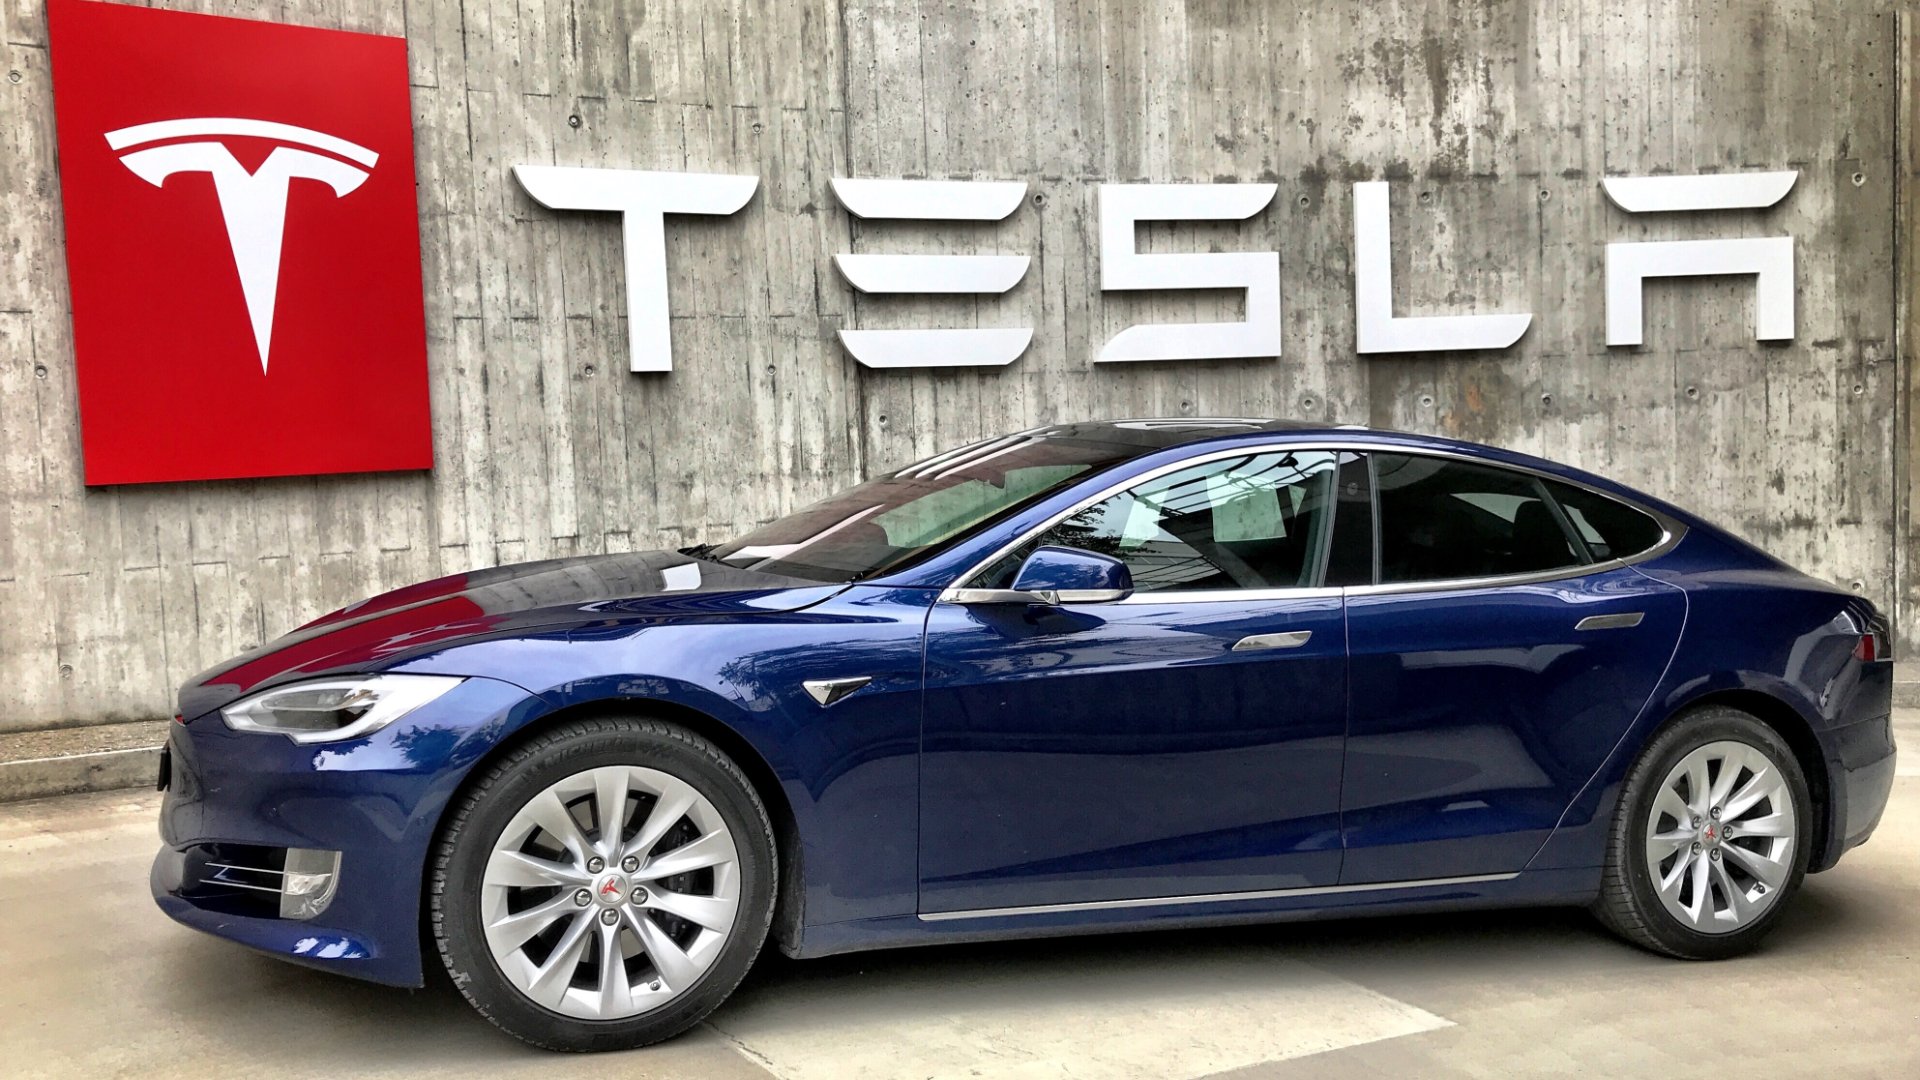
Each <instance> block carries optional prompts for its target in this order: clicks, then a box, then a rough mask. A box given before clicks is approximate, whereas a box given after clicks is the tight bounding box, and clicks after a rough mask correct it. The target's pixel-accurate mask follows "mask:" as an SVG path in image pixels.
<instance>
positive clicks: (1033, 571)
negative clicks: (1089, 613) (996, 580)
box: [953, 547, 1133, 606]
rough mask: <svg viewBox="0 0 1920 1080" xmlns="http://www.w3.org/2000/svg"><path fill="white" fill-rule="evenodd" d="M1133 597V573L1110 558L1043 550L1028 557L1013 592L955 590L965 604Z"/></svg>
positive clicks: (1102, 601)
mask: <svg viewBox="0 0 1920 1080" xmlns="http://www.w3.org/2000/svg"><path fill="white" fill-rule="evenodd" d="M1131 595H1133V571H1131V570H1128V569H1127V564H1126V563H1123V562H1121V561H1120V560H1119V559H1116V558H1113V557H1112V556H1110V555H1101V554H1099V553H1097V552H1092V551H1080V550H1078V549H1075V548H1065V547H1043V548H1039V549H1037V550H1035V551H1034V553H1033V554H1031V555H1029V556H1027V561H1026V562H1024V563H1021V564H1020V572H1019V573H1018V574H1016V575H1014V579H1013V588H1011V589H956V590H954V596H953V599H954V600H955V601H956V602H958V603H962V604H1047V605H1049V606H1058V605H1060V604H1110V603H1112V602H1114V601H1116V600H1125V599H1126V598H1127V597H1129V596H1131Z"/></svg>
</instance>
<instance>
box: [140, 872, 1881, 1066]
mask: <svg viewBox="0 0 1920 1080" xmlns="http://www.w3.org/2000/svg"><path fill="white" fill-rule="evenodd" d="M1904 918H1905V916H1904V913H1903V912H1902V911H1901V910H1900V909H1899V908H1898V906H1897V905H1893V904H1891V903H1877V902H1873V901H1872V900H1871V899H1868V900H1866V902H1863V897H1862V896H1861V893H1860V891H1859V890H1858V889H1854V890H1851V891H1849V892H1848V894H1847V895H1845V896H1841V895H1840V892H1839V890H1837V889H1834V888H1830V887H1823V882H1822V881H1821V880H1820V879H1819V878H1813V879H1810V880H1809V881H1808V883H1807V886H1806V887H1805V888H1803V889H1802V891H1801V892H1800V894H1799V895H1798V896H1797V897H1795V898H1794V903H1793V909H1792V910H1791V911H1789V912H1788V914H1787V917H1786V918H1785V919H1784V920H1783V921H1782V923H1781V925H1780V927H1779V928H1778V929H1777V930H1776V932H1775V934H1774V935H1773V936H1772V937H1771V938H1770V939H1769V941H1768V943H1767V945H1766V946H1765V947H1764V948H1763V949H1762V950H1761V951H1760V952H1759V953H1757V954H1756V955H1754V956H1753V957H1750V958H1746V959H1743V960H1740V961H1735V962H1734V963H1737V964H1740V965H1742V966H1743V967H1744V966H1746V965H1755V966H1756V967H1758V966H1761V965H1765V964H1766V963H1767V960H1768V958H1769V957H1771V956H1778V955H1782V954H1799V953H1803V952H1810V951H1820V950H1824V949H1827V948H1828V947H1829V945H1830V944H1831V943H1832V942H1834V941H1836V940H1841V939H1848V938H1851V939H1853V940H1862V939H1866V940H1872V939H1873V935H1875V934H1877V933H1881V932H1885V933H1888V934H1892V933H1894V932H1895V930H1894V927H1895V926H1896V925H1897V924H1899V923H1901V922H1902V921H1903V920H1904ZM168 940H169V944H168V945H167V948H168V949H169V951H170V952H171V953H172V954H173V955H172V956H171V957H170V958H169V966H170V971H171V972H172V973H173V975H174V976H175V978H173V979H172V980H171V982H172V985H173V991H172V994H171V1000H172V1004H173V1005H174V1006H175V1007H177V1009H178V1011H179V1015H180V1016H182V1017H190V1018H192V1019H191V1020H190V1021H189V1022H188V1023H189V1024H190V1026H191V1027H192V1028H194V1029H195V1031H194V1035H195V1036H196V1037H201V1038H210V1039H216V1040H220V1041H223V1042H230V1043H234V1044H246V1043H250V1042H257V1041H259V1040H260V1039H261V1035H260V1032H262V1031H267V1032H277V1033H279V1036H278V1037H276V1038H275V1040H274V1042H275V1047H276V1050H278V1051H292V1050H302V1049H314V1050H319V1049H322V1048H319V1047H313V1048H309V1047H304V1046H299V1045H293V1044H297V1043H299V1042H300V1041H301V1040H302V1039H303V1038H305V1036H302V1035H300V1034H298V1033H299V1032H309V1031H319V1032H325V1033H327V1034H326V1035H325V1036H324V1038H325V1046H324V1048H323V1049H324V1053H325V1054H326V1055H327V1060H329V1061H330V1062H332V1063H333V1064H334V1066H335V1067H339V1068H345V1069H348V1070H351V1069H352V1068H353V1067H354V1065H355V1063H356V1061H363V1062H365V1063H366V1064H367V1065H369V1066H372V1065H373V1064H375V1063H376V1062H377V1064H378V1066H379V1067H380V1068H382V1069H387V1070H396V1071H405V1070H406V1068H407V1067H408V1066H409V1064H412V1063H416V1062H417V1063H418V1064H420V1065H421V1066H431V1067H434V1068H436V1069H437V1068H444V1067H447V1066H449V1065H458V1064H462V1063H485V1062H500V1061H502V1060H506V1059H512V1058H515V1057H519V1056H520V1055H532V1056H542V1052H540V1051H536V1050H532V1049H530V1048H527V1047H524V1046H522V1045H520V1044H518V1043H516V1042H515V1041H513V1040H512V1039H510V1038H508V1037H507V1036H505V1035H503V1034H501V1033H499V1032H497V1031H495V1030H494V1029H493V1028H492V1027H491V1025H489V1024H488V1023H487V1022H486V1021H485V1020H483V1019H481V1018H480V1017H479V1016H478V1015H477V1014H475V1013H473V1012H472V1010H471V1009H469V1007H468V1006H467V1004H466V1003H465V1001H464V1000H463V999H462V998H461V997H460V995H459V994H458V992H457V991H456V990H455V989H454V987H453V985H452V983H451V981H450V980H449V979H448V978H447V977H446V975H445V974H444V972H443V971H442V970H441V969H440V967H439V964H438V959H437V957H434V956H432V955H431V954H430V955H429V957H428V967H429V971H428V982H427V986H426V987H425V988H424V989H423V990H414V991H410V990H404V989H396V988H392V987H384V986H376V985H373V984H369V983H362V982H359V981H357V980H352V979H346V978H341V977H338V976H335V975H331V974H328V973H325V972H320V971H314V970H310V969H307V968H304V967H300V966H296V965H293V964H290V963H287V962H284V961H279V960H275V959H273V958H270V957H266V956H262V955H259V954H255V953H251V952H248V951H246V950H243V949H240V948H237V947H235V946H232V945H230V944H228V943H225V942H220V941H216V940H213V939H210V938H205V937H202V936H199V935H175V936H173V937H171V938H169V939H168ZM1543 952H1550V953H1552V954H1554V956H1555V963H1554V964H1553V965H1552V977H1553V978H1554V979H1556V980H1562V981H1565V980H1569V979H1574V978H1585V979H1594V978H1598V979H1601V980H1607V979H1609V978H1610V977H1612V976H1621V977H1631V976H1636V975H1641V974H1645V973H1647V972H1648V971H1658V970H1659V969H1660V968H1662V967H1663V966H1667V967H1671V966H1672V965H1673V963H1674V962H1673V961H1669V960H1665V959H1662V958H1660V957H1656V956H1653V955H1651V954H1648V953H1646V952H1643V951H1641V950H1639V949H1635V948H1633V947H1631V946H1628V945H1625V944H1622V943H1620V942H1618V941H1616V940H1614V939H1613V938H1611V937H1609V936H1608V935H1607V934H1606V933H1605V931H1603V930H1602V929H1601V928H1600V927H1599V925H1598V924H1597V923H1596V922H1595V921H1594V920H1593V919H1592V918H1591V917H1590V916H1589V915H1588V914H1587V913H1585V912H1584V911H1580V910H1576V909H1512V910H1498V911H1479V912H1466V913H1447V914H1425V915H1391V916H1379V917H1359V918H1340V919H1314V920H1304V921H1291V922H1281V923H1270V924H1264V925H1246V926H1234V927H1220V928H1207V929H1188V930H1164V931H1151V932H1140V933H1127V934H1102V935H1088V936H1079V937H1067V938H1050V939H1030V940H1019V941H1003V942H993V943H980V944H967V945H934V946H926V947H919V948H908V949H897V950H888V951H881V952H871V953H855V954H849V955H845V956H836V957H826V958H822V959H816V960H805V961H796V960H791V959H788V958H787V957H784V956H781V955H779V954H778V953H777V952H774V951H773V950H771V949H769V950H768V951H767V952H766V953H764V954H763V955H762V957H761V959H760V960H759V961H758V962H757V963H756V964H755V966H754V969H753V970H752V971H751V972H750V973H749V974H748V976H747V979H746V981H745V983H744V984H743V985H742V986H741V988H740V990H739V991H738V992H737V993H736V995H735V997H734V999H733V1000H732V1001H730V1002H729V1003H728V1004H727V1005H723V1006H722V1007H721V1009H720V1011H719V1012H718V1013H716V1014H715V1016H714V1017H713V1018H712V1026H713V1027H714V1028H717V1029H719V1031H721V1032H731V1031H732V1030H733V1028H734V1026H735V1025H734V1024H732V1023H730V1022H729V1021H730V1018H731V1019H735V1020H737V1019H740V1018H741V1017H752V1018H753V1019H754V1025H753V1026H755V1027H758V1028H759V1029H761V1030H763V1031H764V1030H765V1028H766V1024H767V1023H768V1022H769V1020H768V1014H769V1013H771V1022H772V1023H774V1024H776V1025H777V1024H779V1023H783V1022H786V1021H785V1020H783V1019H782V1018H783V1016H791V1017H793V1021H792V1022H796V1023H798V1022H801V1020H802V1018H806V1022H817V1021H818V1013H817V1011H810V1010H806V1009H802V1010H799V1011H797V1012H782V1011H781V1010H780V1009H778V1008H770V1006H778V1005H779V1004H780V1003H782V1002H783V1001H784V1000H791V999H794V998H808V997H811V998H817V999H819V1000H820V1001H823V1002H838V1003H840V1007H841V1008H845V1009H871V1010H882V1011H884V1012H885V1013H887V1014H889V1015H891V1016H893V1017H904V1018H912V1017H915V1016H916V1014H917V1013H918V1012H920V1011H925V1010H927V1009H938V1008H945V1007H948V1006H949V1005H950V1004H951V1002H950V1001H949V1002H947V1003H940V1002H936V1001H933V1000H929V999H928V998H927V995H926V993H925V991H926V990H927V989H928V988H939V989H940V990H942V991H943V992H944V991H950V990H951V989H952V988H955V987H959V988H963V989H964V988H971V990H970V991H969V992H968V996H967V997H966V998H964V999H963V1000H965V1001H967V1002H970V1003H975V1004H981V1003H985V1004H984V1005H983V1007H989V1006H990V1007H998V1008H1003V1009H1018V1008H1020V1007H1021V999H1022V998H1023V997H1031V998H1033V999H1034V1000H1040V999H1042V998H1043V997H1044V996H1045V995H1046V994H1048V993H1049V992H1050V991H1058V990H1061V989H1071V988H1074V987H1085V986H1087V985H1098V986H1099V987H1100V990H1099V992H1100V993H1101V994H1103V995H1107V994H1120V995H1124V996H1125V998H1126V999H1127V1001H1128V1003H1129V1004H1131V1005H1135V1006H1139V1005H1149V1006H1150V1005H1152V1004H1153V1003H1154V998H1155V997H1156V996H1162V997H1164V998H1165V999H1166V1000H1167V1001H1168V1002H1169V1003H1172V1002H1175V1001H1178V1002H1180V1007H1182V1008H1186V1007H1190V1005H1191V1003H1192V996H1193V995H1194V994H1195V993H1204V992H1205V991H1206V990H1207V988H1209V987H1215V986H1218V987H1223V988H1230V989H1235V990H1242V991H1244V990H1248V989H1253V990H1256V991H1258V990H1260V989H1263V988H1262V987H1261V985H1260V984H1261V983H1262V982H1263V981H1267V982H1270V983H1273V984H1275V985H1273V986H1271V987H1267V988H1268V989H1286V987H1285V986H1283V985H1279V984H1284V983H1288V982H1295V983H1297V982H1299V981H1300V980H1302V979H1303V977H1307V974H1309V973H1310V974H1311V976H1312V977H1316V978H1326V977H1329V976H1330V977H1335V978H1338V979H1342V980H1348V981H1351V982H1354V983H1358V984H1359V985H1361V986H1363V987H1365V988H1366V989H1368V990H1370V991H1372V992H1375V993H1378V994H1383V995H1388V996H1392V997H1401V996H1404V997H1406V999H1407V1000H1410V1001H1412V1002H1413V1003H1415V1004H1416V1005H1418V1004H1420V1003H1421V1002H1422V1000H1423V999H1426V998H1428V997H1430V996H1431V995H1433V994H1434V993H1435V992H1441V996H1442V997H1444V996H1445V994H1444V991H1445V990H1446V988H1447V987H1448V986H1449V985H1453V986H1459V985H1462V984H1487V983H1489V981H1492V982H1498V981H1499V980H1500V979H1503V978H1505V977H1507V976H1508V975H1509V974H1510V973H1511V972H1513V971H1514V970H1516V969H1525V968H1526V967H1527V963H1526V961H1533V962H1534V964H1535V965H1536V966H1537V961H1538V958H1539V957H1540V955H1541V954H1542V953H1543ZM1302 965H1306V967H1304V968H1303V967H1302ZM1753 973H1758V972H1757V971H1756V972H1753ZM1089 975H1097V976H1098V979H1097V980H1096V981H1095V983H1092V984H1090V983H1088V982H1086V981H1084V980H1085V978H1086V977H1087V976H1089ZM1076 978H1078V979H1081V980H1082V981H1078V982H1076V981H1074V980H1075V979H1076ZM290 1032H291V1033H294V1034H288V1033H290ZM704 1035H705V1037H706V1038H707V1039H708V1040H709V1041H708V1042H707V1043H706V1044H705V1047H704V1052H706V1053H711V1052H712V1050H713V1044H712V1042H711V1039H713V1038H717V1036H714V1035H713V1033H712V1032H711V1031H708V1032H705V1033H704ZM314 1038H315V1039H316V1041H317V1040H318V1038H320V1037H319V1036H314ZM700 1038H701V1036H700V1035H696V1036H695V1037H694V1038H692V1039H683V1040H676V1043H675V1044H669V1045H667V1046H663V1047H659V1048H656V1049H654V1050H651V1051H649V1053H650V1054H653V1055H655V1057H653V1058H650V1059H649V1064H650V1065H658V1066H660V1067H662V1068H663V1069H667V1070H668V1071H669V1072H671V1069H672V1063H671V1062H670V1061H669V1060H668V1058H670V1057H672V1056H673V1054H672V1047H673V1046H674V1045H680V1044H691V1045H687V1046H685V1049H686V1050H688V1051H691V1050H693V1049H694V1048H695V1047H696V1046H698V1045H699V1043H700ZM276 1056H277V1055H276ZM549 1060H552V1059H549ZM688 1064H689V1065H690V1066H692V1065H693V1064H694V1062H693V1060H692V1059H689V1060H688ZM696 1071H697V1069H696Z"/></svg>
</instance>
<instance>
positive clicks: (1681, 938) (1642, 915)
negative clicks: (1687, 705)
mask: <svg viewBox="0 0 1920 1080" xmlns="http://www.w3.org/2000/svg"><path fill="white" fill-rule="evenodd" d="M1812 815H1813V806H1812V801H1811V800H1810V799H1809V797H1808V794H1807V782H1806V777H1805V776H1804V775H1803V774H1802V772H1801V769H1800V764H1799V762H1798V761H1797V760H1796V759H1795V757H1794V755H1793V751H1792V749H1791V748H1789V747H1788V746H1787V744H1786V742H1785V741H1784V740H1783V739H1781V737H1780V736H1779V734H1778V733H1777V732H1775V731H1774V730H1773V729H1772V728H1770V727H1768V726H1767V725H1766V724H1764V723H1762V722H1760V721H1759V720H1758V719H1756V718H1754V717H1753V716H1751V715H1749V714H1747V713H1744V712H1741V711H1739V710H1737V709H1732V708H1727V707H1724V706H1709V707H1706V708H1702V709H1700V710H1697V711H1695V712H1693V713H1690V714H1688V715H1687V716H1685V717H1682V718H1681V719H1679V720H1677V721H1675V722H1674V723H1673V724H1671V725H1669V726H1668V727H1667V728H1666V730H1664V731H1662V732H1661V733H1660V734H1659V735H1658V736H1657V737H1655V738H1654V740H1653V741H1652V743H1650V744H1649V745H1648V746H1647V748H1646V750H1645V751H1644V752H1643V753H1642V754H1641V756H1640V760H1639V761H1638V762H1637V763H1636V764H1635V765H1634V768H1633V770H1632V772H1630V773H1629V774H1628V777H1627V781H1626V785H1625V787H1624V788H1623V789H1622V792H1621V798H1620V805H1619V806H1618V808H1617V809H1616V810H1615V813H1614V822H1613V828H1612V831H1611V833H1610V834H1609V837H1608V850H1607V864H1606V869H1605V872H1604V874H1603V877H1602V888H1601V894H1600V899H1599V900H1598V902H1597V903H1596V904H1595V906H1594V911H1595V913H1596V914H1597V915H1599V917H1600V919H1601V921H1602V922H1604V923H1606V925H1607V926H1608V927H1609V928H1611V929H1612V930H1613V931H1614V932H1615V933H1617V934H1619V935H1620V936H1621V937H1623V938H1626V939H1627V940H1628V941H1631V942H1633V943H1634V944H1636V945H1640V946H1642V947H1644V948H1647V949H1651V950H1653V951H1655V952H1659V953H1664V954H1666V955H1668V956H1675V957H1680V958H1683V959H1690V960H1710V959H1720V958H1724V957H1729V956H1737V955H1739V954H1741V953H1744V952H1746V951H1748V950H1750V949H1752V948H1753V947H1754V946H1755V945H1757V944H1758V943H1759V941H1760V939H1761V938H1762V937H1764V936H1765V935H1766V934H1767V932H1768V931H1769V930H1771V929H1772V928H1773V926H1774V925H1775V924H1776V923H1777V922H1778V921H1779V919H1780V916H1781V914H1782V912H1783V911H1784V909H1785V907H1786V903H1787V900H1788V899H1789V898H1790V897H1791V896H1792V895H1793V893H1794V891H1795V890H1796V889H1798V888H1799V887H1800V881H1801V878H1803V877H1804V876H1805V874H1806V868H1807V858H1808V848H1809V846H1810V837H1811V828H1810V826H1811V822H1812Z"/></svg>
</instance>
